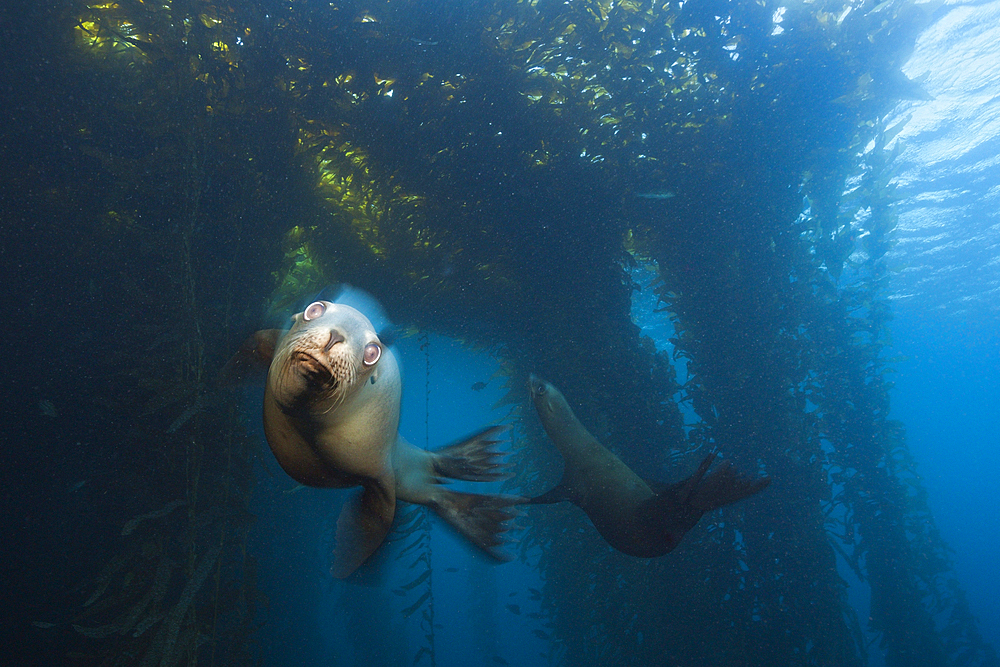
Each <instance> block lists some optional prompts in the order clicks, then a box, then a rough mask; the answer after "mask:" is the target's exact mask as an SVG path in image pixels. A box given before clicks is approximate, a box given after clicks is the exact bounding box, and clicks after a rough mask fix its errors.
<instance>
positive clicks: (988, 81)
mask: <svg viewBox="0 0 1000 667" xmlns="http://www.w3.org/2000/svg"><path fill="white" fill-rule="evenodd" d="M904 72H905V73H906V74H907V76H909V77H911V78H920V79H921V80H922V81H923V83H922V86H923V88H924V89H925V90H926V91H927V92H928V93H929V94H930V95H931V96H933V99H932V100H930V101H921V102H911V103H905V104H902V105H900V108H899V110H898V112H897V113H896V114H895V118H896V119H897V120H898V119H902V118H906V117H909V121H908V122H907V124H906V126H905V127H904V129H903V131H902V132H901V133H900V135H899V141H902V142H903V150H902V152H901V155H900V157H899V160H898V166H899V168H900V174H899V177H898V179H897V184H898V187H899V193H900V194H901V195H902V196H903V200H902V201H901V204H900V221H899V228H898V229H897V239H898V243H897V246H896V248H895V249H894V251H893V252H892V253H891V255H890V263H891V264H893V265H894V267H895V269H896V270H897V273H896V274H895V275H894V276H893V279H892V288H891V289H892V292H893V304H894V312H895V320H894V322H893V323H892V331H893V340H894V343H895V345H894V351H893V353H898V354H901V355H903V356H905V357H906V360H905V361H903V362H901V363H898V364H897V365H896V368H897V370H898V376H897V377H896V388H895V390H894V392H893V394H892V416H893V417H894V418H896V419H899V420H901V421H902V422H903V423H904V424H905V425H906V427H907V435H908V442H909V446H910V449H911V450H912V452H913V454H914V455H915V457H916V459H917V461H918V465H919V468H918V472H919V473H920V475H921V476H922V477H923V481H924V484H925V486H926V488H927V491H928V492H929V503H930V506H931V509H932V511H933V513H934V517H935V519H936V522H937V526H938V528H939V529H940V531H941V534H942V536H943V537H944V540H945V542H946V543H947V544H948V545H949V546H950V547H951V548H952V550H953V555H952V556H953V560H954V564H955V568H956V570H957V572H958V576H959V578H960V580H961V582H962V583H963V584H964V586H965V590H966V591H967V594H968V597H969V602H970V605H971V608H972V611H973V613H974V614H976V615H977V616H978V617H979V620H980V623H981V627H982V631H983V633H984V636H985V637H986V638H987V639H988V640H989V641H991V642H992V643H993V644H994V646H996V645H998V644H1000V601H998V596H997V594H996V592H997V591H1000V569H998V568H997V567H996V554H997V553H1000V518H998V514H1000V513H998V509H1000V485H998V484H997V481H996V471H997V470H998V468H1000V408H998V405H1000V207H998V204H1000V157H998V156H1000V2H984V3H969V4H964V3H955V4H954V6H953V7H952V8H951V9H949V10H947V11H946V12H944V13H943V14H942V15H941V17H940V18H939V20H938V21H937V22H936V23H935V24H934V25H933V26H931V27H930V28H928V29H927V30H926V31H925V32H924V33H923V34H922V35H921V37H920V38H919V40H918V42H917V46H916V48H915V50H914V53H913V55H912V57H911V58H910V60H909V62H908V63H907V64H906V66H905V67H904Z"/></svg>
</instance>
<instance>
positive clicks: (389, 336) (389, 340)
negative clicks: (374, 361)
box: [378, 324, 397, 347]
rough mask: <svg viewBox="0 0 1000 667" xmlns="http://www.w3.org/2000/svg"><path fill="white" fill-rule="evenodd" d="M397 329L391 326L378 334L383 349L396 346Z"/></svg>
mask: <svg viewBox="0 0 1000 667" xmlns="http://www.w3.org/2000/svg"><path fill="white" fill-rule="evenodd" d="M396 336H397V332H396V327H394V326H392V325H391V324H390V325H389V326H387V327H385V328H384V329H382V330H381V331H379V332H378V339H379V341H381V342H382V346H383V347H392V346H393V345H395V344H396Z"/></svg>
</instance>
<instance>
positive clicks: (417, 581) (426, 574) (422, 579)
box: [397, 570, 431, 591]
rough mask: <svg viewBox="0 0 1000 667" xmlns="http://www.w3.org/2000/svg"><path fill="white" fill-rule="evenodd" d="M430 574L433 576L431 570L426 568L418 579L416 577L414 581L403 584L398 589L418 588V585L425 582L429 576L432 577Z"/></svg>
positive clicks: (409, 589)
mask: <svg viewBox="0 0 1000 667" xmlns="http://www.w3.org/2000/svg"><path fill="white" fill-rule="evenodd" d="M430 576H431V571H430V570H424V572H423V574H421V575H420V576H419V577H417V578H416V579H414V580H413V581H411V582H409V583H407V584H403V585H402V586H400V587H399V588H398V589H397V590H403V591H412V590H413V589H414V588H416V587H417V586H419V585H420V584H422V583H423V582H425V581H427V579H428V577H430Z"/></svg>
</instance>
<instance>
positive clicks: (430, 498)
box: [227, 301, 524, 577]
mask: <svg viewBox="0 0 1000 667" xmlns="http://www.w3.org/2000/svg"><path fill="white" fill-rule="evenodd" d="M265 363H268V364H269V365H268V372H267V380H266V386H265V390H264V405H263V417H264V434H265V436H266V438H267V442H268V445H269V446H270V447H271V451H272V452H273V453H274V456H275V458H276V459H277V461H278V463H279V464H280V465H281V467H282V468H283V469H284V470H285V472H286V473H288V475H289V476H290V477H292V478H293V479H294V480H296V481H297V482H299V483H301V484H304V485H307V486H314V487H324V488H347V487H354V486H360V487H362V493H361V496H360V498H357V499H355V500H353V501H351V502H349V503H348V504H347V506H345V508H344V510H343V511H342V512H341V515H340V518H339V520H338V522H337V538H336V550H335V553H334V574H335V575H336V576H338V577H346V576H348V575H349V574H350V573H351V572H353V571H354V570H355V569H356V568H357V567H358V566H359V565H360V564H361V563H362V562H364V560H365V559H367V558H368V556H369V555H371V553H372V552H373V551H374V550H375V549H376V548H378V546H379V544H381V543H382V541H383V540H384V538H385V535H386V534H387V533H388V531H389V529H390V527H391V525H392V520H393V517H394V516H395V507H396V500H397V499H398V500H403V501H407V502H414V503H421V504H425V505H428V506H430V507H432V508H433V509H434V510H435V511H437V512H438V513H439V514H441V516H442V517H443V518H445V519H446V520H447V521H448V522H449V523H451V524H452V525H453V526H454V527H456V528H457V529H458V530H459V531H460V532H462V533H463V534H464V535H465V536H466V537H467V538H469V539H470V540H471V541H473V542H474V543H475V544H477V545H478V546H480V547H481V548H483V549H484V550H486V551H487V552H489V553H491V555H493V556H495V557H498V558H502V557H503V555H502V554H501V553H499V552H496V551H494V548H495V547H497V546H499V545H500V544H501V543H502V542H501V540H500V538H499V536H498V535H499V533H501V532H502V531H503V530H504V527H503V525H502V524H503V522H505V521H506V520H508V519H510V518H511V517H512V516H513V515H512V514H511V513H510V512H509V511H508V510H507V508H508V507H510V506H511V505H514V504H518V503H520V502H522V501H523V500H524V499H521V498H516V497H504V496H490V495H475V494H463V493H457V492H453V491H449V490H447V489H445V488H444V487H443V486H442V482H444V481H445V479H444V478H453V479H466V480H472V481H490V480H494V479H502V478H504V477H506V475H505V474H504V472H503V466H502V465H501V464H500V463H499V462H498V459H499V457H500V453H499V452H497V451H495V450H494V449H493V448H492V446H493V445H494V444H495V443H496V442H497V441H496V440H495V439H493V436H495V435H496V434H497V433H499V431H501V430H502V429H500V428H497V427H494V428H490V429H486V430H485V431H483V432H481V433H479V434H476V435H475V436H473V437H471V438H469V439H467V440H465V441H463V442H461V443H458V444H456V445H453V446H450V447H447V448H444V449H442V450H438V451H436V452H428V451H424V450H422V449H419V448H417V447H415V446H414V445H412V444H410V443H409V442H407V441H406V440H405V439H404V438H403V437H401V436H400V435H399V412H400V399H401V396H402V381H401V377H400V371H399V364H398V362H397V361H396V358H395V356H394V355H393V353H392V350H391V349H389V347H388V346H386V345H385V343H384V342H383V341H382V340H381V339H380V337H379V335H378V333H376V331H375V329H374V327H373V326H372V324H371V322H370V321H369V320H368V318H367V317H365V316H364V315H363V314H362V313H361V312H359V311H358V310H356V309H354V308H352V307H350V306H347V305H343V304H336V303H331V302H328V301H316V302H314V303H312V304H310V305H309V306H308V307H307V308H306V309H305V310H304V311H303V312H301V313H298V314H297V315H295V316H294V317H293V322H292V326H291V328H290V329H289V330H288V331H287V332H284V333H282V332H277V331H274V330H271V331H270V332H258V333H257V334H255V335H254V336H253V337H251V339H249V340H248V341H247V342H246V343H245V344H244V347H243V348H242V349H241V353H240V354H238V355H237V357H236V358H234V360H233V361H231V362H230V364H229V365H227V368H246V367H251V366H254V365H257V366H260V365H263V364H265Z"/></svg>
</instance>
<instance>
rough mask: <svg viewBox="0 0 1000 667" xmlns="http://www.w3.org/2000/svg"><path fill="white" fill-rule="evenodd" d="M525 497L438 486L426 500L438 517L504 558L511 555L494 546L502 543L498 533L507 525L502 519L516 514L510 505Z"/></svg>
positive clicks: (490, 551) (486, 549)
mask: <svg viewBox="0 0 1000 667" xmlns="http://www.w3.org/2000/svg"><path fill="white" fill-rule="evenodd" d="M527 500H528V499H527V498H522V497H520V496H494V495H478V494H474V493H461V492H459V491H448V490H445V489H440V490H439V491H438V493H436V494H435V495H434V499H433V500H432V501H431V502H430V503H429V504H430V506H431V507H432V508H433V509H434V511H435V512H437V513H438V515H439V516H440V517H441V518H442V519H444V520H445V521H447V522H448V523H449V524H451V526H452V527H453V528H455V530H457V531H458V532H460V533H462V535H464V536H465V537H466V538H468V539H469V541H471V542H472V543H473V544H475V545H476V546H477V547H479V548H480V549H482V550H483V551H485V552H486V553H488V554H489V555H491V556H493V557H494V558H496V559H497V560H503V561H507V560H510V558H511V556H510V555H509V554H507V553H505V552H503V551H501V550H498V549H497V547H499V546H502V545H503V543H504V541H503V538H502V537H501V534H502V533H504V532H506V531H507V530H508V528H509V527H508V526H507V525H506V522H507V521H510V520H511V519H513V518H514V517H515V516H517V513H516V512H514V511H512V510H511V509H510V508H511V507H513V506H514V505H522V504H524V503H525V502H527Z"/></svg>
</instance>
